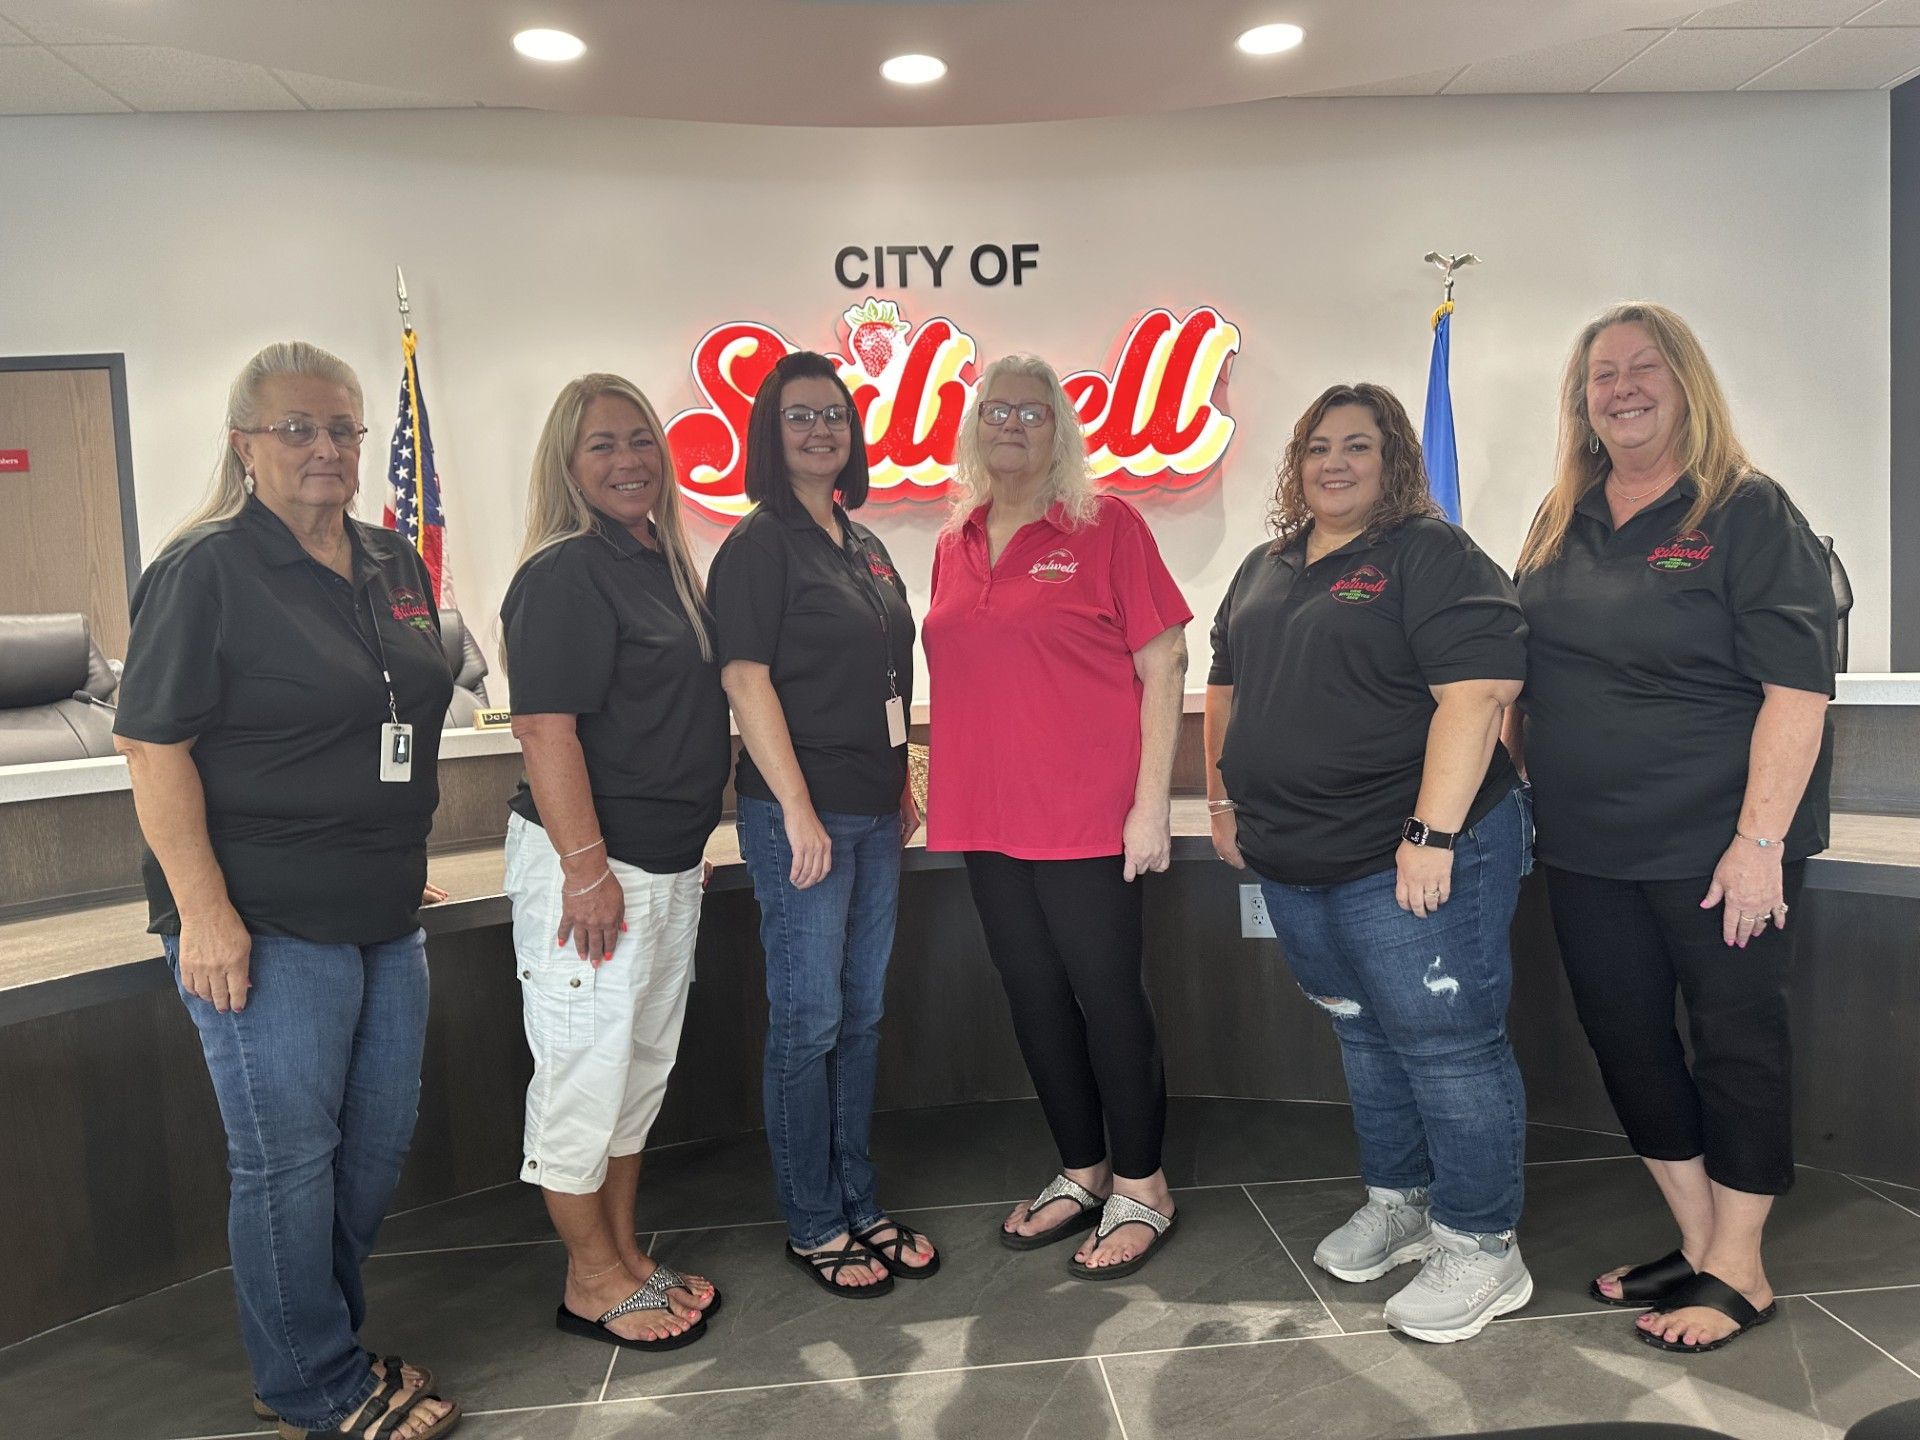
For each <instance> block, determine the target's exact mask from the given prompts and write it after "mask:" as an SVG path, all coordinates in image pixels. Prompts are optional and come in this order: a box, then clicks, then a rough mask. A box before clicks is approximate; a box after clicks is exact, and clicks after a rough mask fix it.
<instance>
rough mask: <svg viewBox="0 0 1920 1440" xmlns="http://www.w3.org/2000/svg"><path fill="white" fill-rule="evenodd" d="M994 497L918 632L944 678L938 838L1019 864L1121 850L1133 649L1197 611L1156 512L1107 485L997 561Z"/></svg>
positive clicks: (934, 737)
mask: <svg viewBox="0 0 1920 1440" xmlns="http://www.w3.org/2000/svg"><path fill="white" fill-rule="evenodd" d="M990 508H991V507H990V506H987V505H983V506H981V507H980V508H979V509H977V510H975V511H974V512H973V514H971V515H970V516H968V517H967V520H966V523H965V524H964V525H962V526H961V527H960V528H959V529H958V530H954V531H948V532H947V533H945V534H943V535H942V536H941V537H940V543H939V545H938V546H937V547H936V548H935V550H934V554H933V601H932V604H931V605H930V607H929V608H928V610H927V614H926V619H925V621H924V623H923V624H922V627H921V639H922V643H923V644H924V645H925V647H926V654H927V672H928V676H929V680H930V683H931V687H932V693H931V695H930V697H929V702H928V703H929V706H930V708H931V710H932V733H931V738H930V740H929V751H930V757H931V775H930V787H929V793H928V796H927V847H928V848H929V849H931V850H997V851H999V852H1001V853H1002V854H1005V855H1012V856H1014V857H1015V858H1017V859H1021V860H1082V859H1086V858H1088V857H1090V856H1095V855H1118V854H1120V853H1121V851H1122V849H1123V848H1124V847H1123V845H1122V843H1121V831H1122V829H1123V828H1124V827H1125V825H1126V820H1127V812H1128V811H1129V810H1131V809H1132V808H1133V792H1134V785H1135V782H1136V781H1137V780H1138V778H1139V774H1140V695H1141V684H1140V680H1139V677H1138V676H1137V675H1135V674H1134V669H1133V655H1134V652H1135V651H1136V650H1139V649H1140V648H1141V647H1142V646H1144V645H1145V644H1146V643H1147V642H1148V641H1149V640H1151V639H1153V637H1154V636H1156V635H1158V634H1160V633H1161V632H1162V631H1163V630H1168V629H1171V628H1172V627H1174V626H1176V625H1185V624H1186V623H1187V621H1188V620H1190V619H1192V618H1193V612H1192V611H1191V610H1190V609H1188V608H1187V602H1186V601H1185V600H1184V599H1183V598H1182V597H1181V594H1180V587H1179V586H1178V585H1176V584H1175V583H1174V579H1173V576H1172V575H1170V574H1168V573H1167V567H1166V564H1165V562H1163V561H1162V560H1161V558H1160V548H1159V546H1157V545H1155V544H1154V540H1153V532H1152V531H1151V530H1149V529H1148V528H1147V522H1146V521H1144V520H1142V519H1141V518H1140V514H1139V512H1138V511H1136V510H1135V509H1134V508H1133V507H1132V506H1131V505H1129V504H1127V502H1126V501H1124V500H1122V499H1120V498H1119V497H1118V496H1115V495H1102V496H1101V497H1100V499H1099V509H1098V511H1097V513H1096V515H1095V517H1094V519H1093V521H1092V522H1091V523H1089V524H1087V525H1085V526H1083V527H1081V528H1080V529H1077V530H1075V529H1070V528H1069V527H1068V525H1067V522H1066V519H1065V518H1064V513H1063V510H1062V507H1060V506H1058V505H1056V506H1054V507H1053V508H1052V509H1051V510H1049V511H1048V512H1047V513H1046V515H1045V517H1043V518H1042V519H1039V520H1036V521H1034V522H1033V523H1032V524H1031V525H1027V526H1024V527H1022V528H1021V529H1020V530H1019V531H1017V532H1016V533H1015V534H1014V537H1013V538H1012V539H1011V540H1009V541H1008V542H1007V548H1006V549H1005V550H1003V551H1002V552H1001V554H1000V559H999V562H998V563H997V564H995V565H992V566H989V565H988V564H987V523H986V522H987V512H988V510H989V509H990Z"/></svg>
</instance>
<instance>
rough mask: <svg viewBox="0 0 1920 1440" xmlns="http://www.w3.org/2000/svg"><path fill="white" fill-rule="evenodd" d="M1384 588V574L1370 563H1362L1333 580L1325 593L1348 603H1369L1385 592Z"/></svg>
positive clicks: (1385, 581)
mask: <svg viewBox="0 0 1920 1440" xmlns="http://www.w3.org/2000/svg"><path fill="white" fill-rule="evenodd" d="M1386 588H1387V577H1386V576H1384V575H1382V574H1381V573H1380V572H1379V571H1378V570H1376V569H1375V568H1374V567H1373V566H1371V565H1362V566H1361V567H1360V568H1359V569H1358V570H1355V571H1353V572H1352V573H1351V574H1348V575H1342V576H1341V577H1340V578H1339V579H1338V580H1336V581H1334V582H1333V584H1332V585H1331V586H1330V587H1328V590H1327V593H1328V594H1329V595H1331V596H1333V598H1334V599H1336V600H1340V601H1343V602H1345V603H1346V604H1348V605H1371V604H1372V603H1373V602H1374V601H1376V600H1378V599H1379V598H1380V597H1381V595H1383V594H1384V593H1386Z"/></svg>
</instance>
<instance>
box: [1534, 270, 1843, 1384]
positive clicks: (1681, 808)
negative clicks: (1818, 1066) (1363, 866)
mask: <svg viewBox="0 0 1920 1440" xmlns="http://www.w3.org/2000/svg"><path fill="white" fill-rule="evenodd" d="M1561 405H1562V412H1561V417H1560V458H1559V465H1558V476H1557V479H1556V481H1555V484H1554V488H1553V490H1552V492H1551V493H1550V494H1549V495H1548V497H1547V499H1546V502H1545V504H1543V505H1542V506H1541V509H1540V513H1539V515H1538V516H1537V517H1536V518H1535V520H1534V523H1533V528H1532V531H1531V532H1530V533H1529V535H1528V537H1527V543H1526V546H1525V548H1524V549H1523V550H1522V552H1521V556H1520V565H1519V594H1520V603H1521V606H1522V608H1523V609H1524V611H1525V612H1526V618H1527V625H1528V629H1529V641H1528V647H1527V686H1526V690H1525V692H1524V693H1523V694H1522V696H1521V701H1520V709H1521V712H1522V714H1523V715H1524V717H1525V718H1524V732H1525V733H1524V737H1523V738H1524V761H1525V763H1526V765H1527V767H1528V770H1529V773H1530V778H1531V779H1532V781H1533V785H1534V796H1535V806H1536V811H1535V813H1536V815H1537V817H1538V824H1539V838H1538V844H1537V853H1538V855H1539V857H1540V860H1541V861H1542V862H1543V866H1544V868H1545V871H1546V877H1547V888H1548V894H1549V897H1550V899H1551V902H1552V907H1553V922H1554V929H1555V932H1556V934H1557V935H1558V937H1559V941H1560V952H1561V955H1562V958H1563V959H1564V960H1565V963H1566V968H1567V978H1568V980H1569V981H1570V982H1571V984H1572V989H1573V997H1574V1003H1575V1005H1576V1006H1577V1007H1578V1009H1579V1013H1580V1021H1581V1024H1582V1025H1583V1026H1584V1027H1585V1029H1586V1032H1587V1037H1588V1039H1589V1040H1590V1041H1591V1042H1592V1044H1593V1049H1594V1054H1595V1056H1596V1057H1597V1058H1598V1060H1599V1062H1600V1072H1601V1075H1602V1076H1603V1078H1604V1079H1605V1081H1606V1085H1607V1093H1608V1094H1609V1095H1610V1096H1611V1097H1612V1100H1613V1104H1614V1108H1615V1109H1616V1110H1617V1111H1618V1112H1619V1115H1620V1121H1621V1124H1622V1125H1623V1126H1624V1127H1625V1129H1626V1132H1627V1137H1628V1139H1630V1140H1631V1141H1632V1142H1633V1147H1634V1149H1635V1150H1636V1151H1638V1152H1639V1154H1640V1155H1641V1156H1642V1157H1643V1158H1644V1159H1645V1161H1646V1164H1647V1168H1648V1169H1649V1170H1650V1171H1651V1172H1652V1173H1653V1178H1654V1180H1655V1182H1656V1183H1657V1184H1658V1185H1659V1187H1660V1191H1661V1194H1662V1195H1663V1196H1664V1198H1665V1199H1666V1202H1667V1207H1668V1209H1669V1210H1671V1211H1672V1212H1673V1218H1674V1221H1675V1223H1676V1224H1677V1225H1678V1227H1679V1230H1680V1246H1679V1248H1678V1249H1677V1250H1675V1251H1674V1252H1673V1253H1672V1254H1670V1255H1667V1256H1665V1257H1663V1258H1661V1259H1659V1260H1654V1261H1649V1262H1647V1263H1644V1264H1641V1265H1636V1266H1632V1267H1622V1268H1620V1269H1616V1270H1611V1271H1609V1272H1608V1273H1606V1274H1605V1275H1602V1276H1600V1277H1599V1278H1598V1279H1597V1280H1595V1281H1594V1283H1593V1288H1592V1293H1593V1296H1594V1298H1595V1299H1597V1300H1601V1301H1604V1302H1605V1303H1607V1304H1610V1305H1638V1306H1646V1305H1651V1306H1652V1307H1653V1308H1652V1310H1650V1311H1649V1312H1648V1313H1647V1314H1645V1315H1642V1316H1641V1317H1639V1320H1638V1322H1637V1323H1638V1327H1639V1334H1640V1338H1641V1339H1642V1340H1645V1341H1647V1342H1648V1343H1649V1344H1653V1345H1658V1346H1661V1347H1662V1348H1664V1349H1668V1350H1681V1351H1697V1350H1710V1349H1717V1348H1718V1347H1719V1346H1721V1345H1724V1344H1726V1343H1727V1342H1728V1341H1730V1340H1732V1339H1734V1338H1735V1337H1737V1336H1738V1335H1740V1334H1741V1333H1743V1332H1744V1331H1745V1330H1747V1329H1749V1328H1751V1327H1752V1326H1754V1325H1758V1324H1761V1323H1763V1322H1764V1321H1766V1320H1769V1319H1771V1318H1772V1316H1773V1314H1774V1305H1773V1298H1774V1297H1773V1291H1772V1289H1771V1287H1770V1286H1769V1285H1768V1283H1767V1277H1766V1272H1765V1269H1764V1268H1763V1266H1762V1264H1761V1258H1760V1240H1761V1232H1762V1230H1763V1228H1764V1227H1765V1224H1766V1220H1767V1214H1768V1211H1769V1210H1770V1209H1771V1207H1772V1205H1773V1200H1774V1197H1775V1196H1777V1195H1780V1194H1783V1193H1785V1191H1786V1190H1787V1188H1788V1187H1789V1186H1790V1185H1791V1184H1792V1183H1793V1144H1792V1116H1791V1097H1792V1073H1791V1046H1790V1040H1789V1035H1788V1025H1787V981H1788V974H1789V970H1790V968H1791V965H1792V959H1793V954H1792V941H1791V938H1790V937H1791V933H1792V932H1791V931H1789V930H1788V928H1787V924H1788V919H1789V916H1790V914H1791V912H1792V907H1793V903H1794V900H1795V898H1796V897H1797V896H1798V894H1799V892H1800V884H1801V879H1802V876H1803V874H1804V872H1805V869H1806V864H1805V862H1806V858H1807V857H1808V856H1809V855H1813V854H1816V853H1818V852H1819V851H1820V850H1822V849H1824V848H1826V843H1827V775H1828V769H1829V760H1830V753H1831V730H1830V728H1829V727H1828V725H1827V723H1826V713H1825V712H1826V705H1827V700H1828V698H1829V697H1830V696H1831V695H1832V693H1833V669H1834V663H1833V652H1834V604H1833V591H1832V586H1831V583H1830V581H1829V579H1828V575H1827V567H1826V560H1825V556H1824V554H1823V552H1822V550H1821V547H1820V544H1819V542H1818V540H1816V539H1815V537H1814V534H1813V532H1812V530H1811V529H1810V528H1809V527H1808V525H1807V522H1806V520H1805V519H1804V518H1803V517H1802V516H1801V514H1800V512H1799V511H1798V510H1797V509H1795V508H1794V505H1793V502H1792V501H1791V500H1789V499H1788V498H1787V495H1786V492H1785V491H1784V490H1782V489H1781V488H1780V486H1779V485H1777V484H1776V483H1775V482H1774V481H1772V480H1770V479H1768V478H1767V477H1766V476H1764V475H1762V474H1760V473H1759V472H1758V471H1756V470H1755V469H1754V468H1753V466H1752V464H1751V463H1750V462H1749V461H1748V459H1747V457H1746V454H1745V453H1744V452H1743V451H1742V449H1741V447H1740V444H1739V442H1738V441H1737V440H1736V439H1735V437H1734V433H1733V427H1732V422H1731V418H1730V416H1729V414H1728V409H1727V403H1726V400H1725V397H1724V396H1723V395H1722V393H1721V390H1720V385H1719V382H1718V380H1717V379H1716V378H1715V377H1714V373H1713V370H1712V367H1711V366H1710V365H1708V363H1707V359H1706V355H1705V354H1704V352H1703V351H1702V350H1701V347H1700V342H1699V340H1698V339H1697V338H1695V336H1694V334H1693V332H1692V330H1690V329H1689V328H1688V326H1687V324H1686V322H1685V321H1683V320H1682V319H1681V318H1680V317H1679V316H1678V315H1675V314H1674V313H1673V312H1672V311H1670V310H1667V309H1664V308H1662V307H1661V306H1658V305H1650V304H1643V303H1636V304H1629V305H1621V306H1617V307H1615V308H1614V309H1612V310H1609V311H1607V312H1606V313H1605V314H1603V315H1601V316H1600V317H1599V318H1598V319H1596V320H1594V321H1593V322H1592V323H1591V324H1589V325H1588V326H1587V327H1586V328H1585V329H1584V330H1583V331H1582V332H1581V333H1580V337H1579V339H1578V341H1577V342H1576V344H1575V345H1574V349H1573V355H1572V357H1571V358H1570V360H1569V362H1568V366H1567V371H1566V375H1565V378H1564V381H1563V384H1562V387H1561ZM1514 728H1519V727H1510V729H1514ZM1515 738H1520V737H1515ZM1516 753H1519V752H1518V751H1517V752H1516ZM1676 986H1677V987H1678V989H1679V992H1680V994H1681V995H1683V996H1684V997H1685V999H1686V1006H1687V1016H1688V1024H1689V1029H1690V1032H1691V1040H1692V1046H1693V1061H1692V1065H1691V1066H1689V1065H1688V1063H1687V1059H1686V1055H1685V1053H1684V1052H1683V1050H1682V1048H1681V1042H1680V1036H1679V1035H1678V1033H1677V1032H1676V1031H1675V1028H1674V991H1675V987H1676Z"/></svg>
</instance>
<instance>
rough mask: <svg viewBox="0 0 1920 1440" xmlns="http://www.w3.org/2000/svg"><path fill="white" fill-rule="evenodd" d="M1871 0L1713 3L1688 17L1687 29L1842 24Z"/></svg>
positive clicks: (1822, 26)
mask: <svg viewBox="0 0 1920 1440" xmlns="http://www.w3.org/2000/svg"><path fill="white" fill-rule="evenodd" d="M1872 3H1873V0H1734V3H1733V4H1731V5H1715V6H1714V7H1713V8H1712V9H1711V10H1702V11H1701V12H1700V13H1699V14H1698V15H1695V16H1694V17H1693V18H1692V19H1691V20H1689V21H1687V26H1688V28H1689V29H1708V30H1710V29H1720V28H1725V27H1728V26H1732V27H1735V28H1738V29H1742V30H1754V29H1760V28H1763V27H1765V26H1768V25H1781V26H1787V25H1797V26H1807V25H1810V26H1813V27H1815V28H1817V29H1825V28H1826V27H1827V26H1829V25H1844V24H1846V23H1847V21H1849V20H1851V19H1853V17H1854V16H1856V15H1858V14H1859V13H1860V12H1861V11H1862V10H1864V9H1866V8H1867V7H1868V6H1869V5H1871V4H1872Z"/></svg>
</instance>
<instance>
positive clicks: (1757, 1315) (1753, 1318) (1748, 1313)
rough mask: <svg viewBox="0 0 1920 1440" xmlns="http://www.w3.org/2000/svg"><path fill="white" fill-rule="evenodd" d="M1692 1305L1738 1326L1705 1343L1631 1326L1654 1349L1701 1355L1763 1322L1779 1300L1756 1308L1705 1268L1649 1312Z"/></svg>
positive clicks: (1661, 1312)
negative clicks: (1687, 1342) (1688, 1342)
mask: <svg viewBox="0 0 1920 1440" xmlns="http://www.w3.org/2000/svg"><path fill="white" fill-rule="evenodd" d="M1693 1305H1698V1306H1702V1307H1704V1308H1705V1309H1708V1310H1717V1311H1719V1312H1720V1313H1721V1314H1722V1315H1724V1316H1726V1317H1727V1318H1728V1319H1729V1320H1732V1321H1734V1322H1735V1323H1736V1324H1738V1325H1739V1327H1740V1328H1739V1329H1738V1330H1735V1331H1734V1332H1733V1333H1732V1334H1731V1335H1723V1336H1721V1337H1720V1338H1719V1339H1718V1340H1709V1341H1708V1342H1707V1343H1706V1344H1704V1345H1683V1344H1681V1343H1680V1342H1678V1341H1676V1340H1666V1339H1662V1338H1661V1337H1660V1336H1658V1335H1654V1334H1651V1333H1650V1332H1648V1331H1645V1330H1642V1329H1641V1328H1640V1327H1639V1326H1638V1325H1635V1326H1634V1329H1633V1333H1634V1334H1636V1335H1638V1336H1639V1337H1640V1338H1641V1339H1642V1340H1644V1341H1646V1343H1647V1344H1649V1345H1651V1346H1653V1347H1654V1348H1655V1349H1656V1350H1671V1351H1673V1352H1674V1353H1675V1354H1679V1355H1704V1354H1706V1353H1707V1351H1709V1350H1718V1349H1719V1348H1720V1347H1721V1346H1722V1345H1731V1344H1732V1343H1733V1342H1734V1341H1736V1340H1738V1339H1739V1338H1740V1337H1741V1336H1742V1335H1744V1334H1746V1333H1747V1331H1749V1330H1751V1329H1753V1328H1754V1327H1755V1326H1756V1325H1764V1324H1766V1323H1767V1322H1768V1321H1769V1320H1771V1319H1773V1317H1774V1316H1775V1315H1777V1314H1779V1313H1780V1302H1779V1301H1778V1300H1776V1301H1774V1302H1773V1304H1771V1305H1769V1306H1767V1308H1766V1309H1764V1310H1756V1309H1754V1308H1753V1303H1752V1302H1751V1301H1749V1300H1748V1299H1747V1297H1746V1296H1744V1295H1742V1294H1741V1293H1740V1292H1739V1291H1738V1290H1736V1289H1734V1288H1733V1287H1732V1286H1731V1285H1729V1284H1727V1282H1726V1281H1724V1280H1722V1279H1721V1278H1720V1277H1719V1276H1718V1275H1712V1274H1709V1273H1708V1272H1707V1271H1705V1270H1702V1271H1700V1272H1698V1273H1697V1274H1696V1275H1695V1276H1694V1277H1693V1278H1692V1279H1691V1280H1683V1281H1681V1282H1680V1284H1678V1285H1676V1286H1675V1287H1674V1288H1673V1289H1672V1290H1670V1291H1668V1292H1667V1294H1666V1297H1665V1298H1664V1299H1662V1300H1661V1302H1660V1303H1659V1304H1658V1305H1656V1306H1654V1307H1653V1309H1652V1310H1651V1311H1649V1312H1648V1313H1649V1314H1653V1315H1667V1314H1671V1313H1672V1312H1673V1311H1675V1310H1685V1309H1687V1308H1688V1307H1689V1306H1693Z"/></svg>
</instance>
